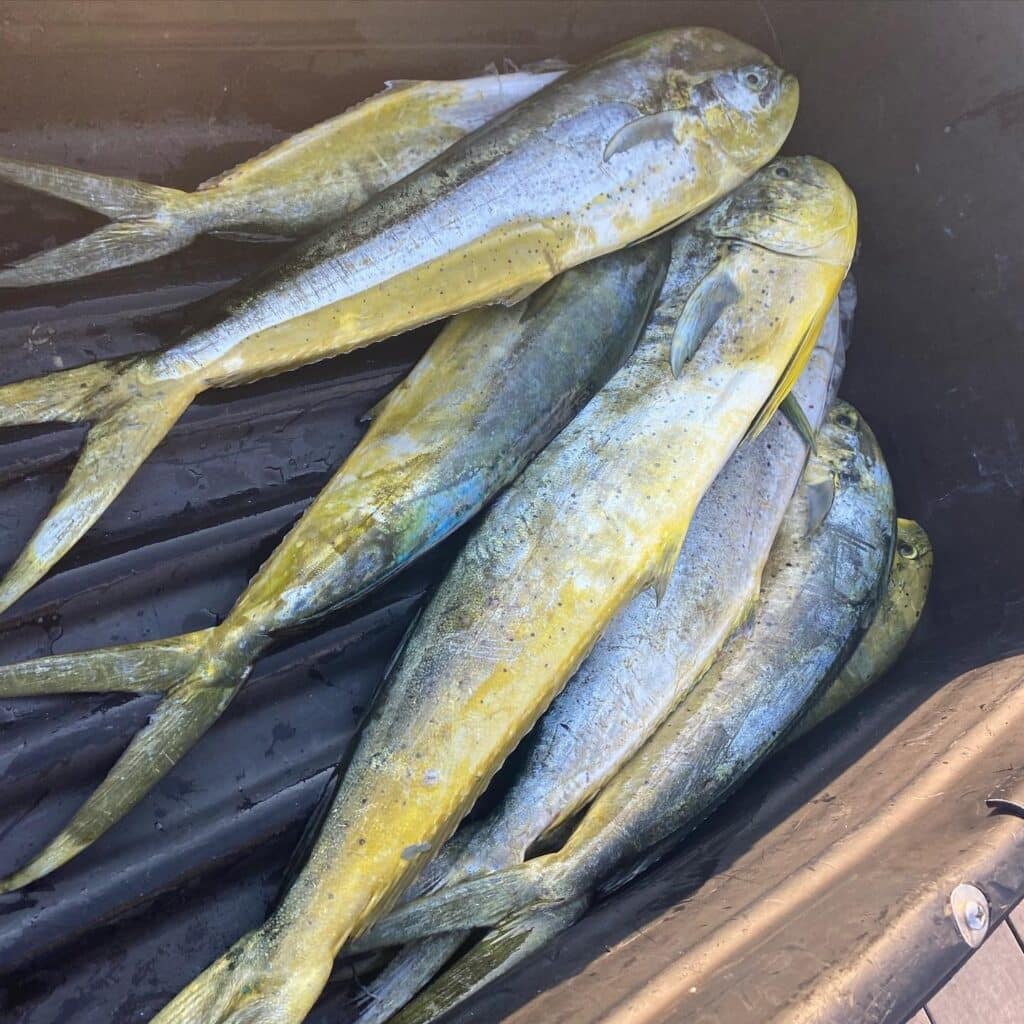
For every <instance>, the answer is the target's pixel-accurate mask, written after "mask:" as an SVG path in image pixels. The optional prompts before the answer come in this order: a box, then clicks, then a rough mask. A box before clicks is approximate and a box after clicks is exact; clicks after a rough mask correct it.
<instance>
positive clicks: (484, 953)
mask: <svg viewBox="0 0 1024 1024" xmlns="http://www.w3.org/2000/svg"><path fill="white" fill-rule="evenodd" d="M927 551H928V542H927V537H926V536H925V534H924V531H923V530H922V529H921V527H920V526H918V524H917V523H914V522H911V521H910V520H906V519H901V520H899V521H898V527H897V542H896V552H895V555H894V558H893V566H892V570H891V571H890V573H889V583H888V586H887V588H886V592H885V595H884V596H883V598H882V600H881V602H880V603H879V605H878V610H877V611H876V613H875V617H874V619H873V620H872V622H871V625H870V626H869V627H868V630H867V632H866V633H865V634H864V637H863V638H862V639H861V641H860V643H859V644H858V645H857V647H856V649H855V650H854V652H853V655H852V656H851V657H850V660H849V661H848V662H847V663H846V665H844V666H843V669H842V671H841V672H840V674H839V676H838V677H837V678H836V680H835V682H833V683H832V684H831V685H830V686H829V687H827V689H826V690H825V691H824V692H823V693H819V694H817V695H816V696H815V697H814V698H813V700H812V701H811V704H810V706H809V709H808V712H807V714H806V715H805V716H804V718H803V719H801V722H807V721H814V722H820V721H821V720H822V719H824V718H825V717H827V716H829V715H831V714H833V713H835V712H836V711H838V710H839V709H840V708H842V707H845V706H846V704H847V703H848V702H849V701H851V700H853V698H854V697H856V696H857V695H858V694H859V693H861V692H862V691H863V690H864V689H866V688H867V687H869V686H871V685H872V684H873V683H875V682H876V681H877V680H878V679H880V678H881V677H882V676H883V675H884V674H885V673H886V671H887V670H888V668H889V667H890V665H891V664H892V661H893V651H894V649H900V648H902V647H903V646H904V645H905V644H906V642H907V640H909V638H910V634H911V633H912V632H913V629H914V626H915V625H916V622H917V618H918V617H919V616H920V611H921V608H922V607H923V605H924V600H925V596H926V593H927V580H928V571H927V568H926V567H925V566H924V564H923V563H924V561H925V560H926V559H928V558H929V557H930V556H929V555H928V554H927ZM767 586H768V587H769V588H770V587H771V581H770V580H769V581H768V583H767ZM911 609H916V615H915V614H914V612H913V611H911ZM844 680H845V684H843V682H844ZM804 731H805V730H804V728H803V725H801V727H800V728H799V729H797V730H794V731H793V732H791V733H789V734H788V736H787V737H786V740H785V743H786V745H788V744H790V743H792V742H793V741H794V740H795V739H797V738H798V737H799V736H801V735H803V732H804ZM677 845H679V844H678V842H674V841H673V842H672V843H671V844H666V847H665V848H664V850H663V851H662V852H664V853H667V852H668V851H669V849H671V848H673V847H674V846H677ZM634 873H635V872H634ZM618 882H619V884H620V885H621V884H622V880H621V879H619V880H618ZM590 900H591V894H589V893H588V894H586V895H583V896H579V897H576V898H575V899H571V900H568V901H566V902H562V903H555V904H541V905H536V904H535V905H532V906H530V907H528V908H527V909H526V910H525V911H522V912H519V913H515V914H513V915H511V916H509V917H508V918H506V919H505V920H504V921H502V922H501V923H500V924H499V925H497V926H496V927H495V928H494V929H493V930H491V931H490V932H488V934H487V935H486V936H484V938H482V939H481V940H480V941H479V942H478V943H477V944H476V945H475V946H473V947H472V948H471V949H470V950H469V951H468V952H466V953H465V955H463V956H462V957H460V958H459V959H458V960H457V961H456V962H455V963H454V964H453V965H452V966H451V967H450V968H449V969H448V970H447V971H445V972H444V974H443V975H441V976H440V977H439V978H438V979H437V980H436V981H435V982H434V984H432V985H430V986H429V988H427V989H426V990H425V991H424V992H423V993H422V995H421V996H420V997H419V998H418V999H416V1001H415V1002H414V1003H412V1004H411V1005H410V1006H408V1007H407V1008H406V1010H405V1012H403V1013H401V1014H399V1015H398V1016H397V1017H395V1018H394V1024H429V1022H430V1021H434V1020H436V1019H437V1018H438V1017H440V1016H441V1015H442V1014H444V1013H447V1012H448V1011H449V1010H451V1009H452V1008H453V1007H455V1006H457V1005H458V1004H459V1003H461V1002H463V1001H464V1000H466V999H467V998H469V997H470V996H471V995H473V994H474V993H476V992H478V991H480V989H482V988H483V987H484V986H485V985H488V984H490V983H491V982H492V981H494V980H495V979H497V978H499V977H501V976H502V975H504V974H507V973H508V972H509V971H511V970H512V969H513V968H514V967H516V966H517V965H518V964H520V963H522V962H523V961H524V960H526V959H527V958H528V957H530V956H531V955H532V954H533V953H535V952H536V951H537V950H539V949H542V948H543V947H544V946H546V945H547V944H548V943H550V942H551V940H552V939H554V938H555V937H556V936H557V935H559V934H561V933H562V932H563V931H565V930H566V929H567V928H569V927H570V926H571V925H572V924H574V923H575V921H576V920H578V919H579V917H581V916H582V914H583V913H584V911H585V910H586V909H587V907H588V905H589V903H590ZM452 934H459V933H452ZM446 937H447V935H442V936H436V937H435V938H434V939H433V940H426V939H424V940H421V942H428V941H442V940H443V939H445V938H446ZM375 990H376V983H375V984H374V986H373V987H372V989H371V991H375ZM375 1019H379V1020H388V1019H391V1018H390V1017H389V1016H388V1015H381V1016H379V1017H377V1018H375ZM360 1021H361V1022H362V1021H363V1018H360Z"/></svg>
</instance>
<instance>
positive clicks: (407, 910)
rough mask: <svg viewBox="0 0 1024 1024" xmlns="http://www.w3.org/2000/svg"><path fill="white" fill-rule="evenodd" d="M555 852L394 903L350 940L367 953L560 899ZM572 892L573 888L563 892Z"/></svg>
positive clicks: (478, 925)
mask: <svg viewBox="0 0 1024 1024" xmlns="http://www.w3.org/2000/svg"><path fill="white" fill-rule="evenodd" d="M557 856H558V855H557V854H551V855H548V856H544V857H535V858H534V859H533V860H530V861H527V863H525V864H517V865H516V866H515V867H511V868H506V869H504V870H503V871H495V872H494V873H493V874H490V875H484V876H482V877H480V878H472V879H470V880H469V881H466V882H460V883H458V884H457V885H451V886H448V887H447V888H444V889H440V890H439V891H437V892H434V893H430V894H428V895H426V896H421V897H420V898H419V899H415V900H412V901H411V902H409V903H405V904H402V905H401V906H399V907H396V908H395V909H394V910H392V911H391V913H390V914H388V916H387V917H385V918H383V919H382V920H380V921H378V922H377V923H376V924H375V925H374V926H373V927H372V928H370V930H369V931H367V932H366V933H365V934H364V935H361V936H360V937H359V938H358V939H356V940H355V942H353V943H352V944H351V945H350V946H349V951H350V952H353V953H365V952H367V951H369V950H372V949H379V948H380V947H382V946H397V945H401V944H403V943H406V942H412V941H413V940H415V939H422V938H426V937H427V936H429V935H435V934H437V933H438V932H454V931H461V930H463V929H466V928H483V927H486V926H489V925H494V924H497V923H498V922H499V921H501V920H502V919H503V918H505V917H507V916H508V915H509V914H513V913H516V912H517V911H519V910H521V909H522V908H523V907H526V906H528V905H529V904H531V903H535V902H538V901H541V900H543V901H547V902H560V901H561V896H562V894H561V893H559V892H557V891H556V890H557V889H558V888H559V885H558V880H557V874H556V870H552V868H554V867H555V866H556V865H557V863H558V862H557ZM565 895H566V896H570V897H572V896H575V895H577V894H576V893H566V894H565Z"/></svg>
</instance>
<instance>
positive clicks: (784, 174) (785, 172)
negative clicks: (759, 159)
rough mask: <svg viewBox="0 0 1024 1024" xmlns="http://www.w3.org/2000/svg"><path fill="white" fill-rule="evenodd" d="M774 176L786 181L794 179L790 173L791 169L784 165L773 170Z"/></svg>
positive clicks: (776, 166)
mask: <svg viewBox="0 0 1024 1024" xmlns="http://www.w3.org/2000/svg"><path fill="white" fill-rule="evenodd" d="M772 174H774V175H775V177H776V178H783V179H784V180H788V179H789V178H791V177H792V175H791V174H790V173H789V168H788V167H786V166H785V165H784V164H776V165H775V167H773V168H772Z"/></svg>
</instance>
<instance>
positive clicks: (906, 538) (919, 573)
mask: <svg viewBox="0 0 1024 1024" xmlns="http://www.w3.org/2000/svg"><path fill="white" fill-rule="evenodd" d="M896 555H897V557H898V558H899V561H900V565H901V566H902V567H903V569H904V571H905V572H909V573H912V574H913V575H914V576H915V577H916V578H918V579H920V580H922V581H923V584H924V586H927V580H928V579H929V578H930V576H931V573H932V562H933V560H934V555H933V553H932V542H931V540H930V539H929V537H928V534H927V533H925V531H924V528H923V527H922V526H921V524H920V523H915V522H914V520H913V519H898V520H897V521H896Z"/></svg>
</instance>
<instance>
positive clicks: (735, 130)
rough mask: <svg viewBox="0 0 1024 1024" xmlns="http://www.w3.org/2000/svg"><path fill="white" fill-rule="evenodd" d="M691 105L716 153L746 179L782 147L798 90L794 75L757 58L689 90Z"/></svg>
mask: <svg viewBox="0 0 1024 1024" xmlns="http://www.w3.org/2000/svg"><path fill="white" fill-rule="evenodd" d="M754 52H755V53H756V52H757V51H754ZM691 102H692V107H693V109H694V111H695V113H696V114H697V116H698V117H699V118H700V120H701V121H702V122H703V124H704V126H705V128H706V129H707V132H708V134H709V136H710V137H711V139H712V140H713V142H714V144H715V145H716V146H717V148H718V149H719V150H720V151H721V152H722V153H723V154H724V155H725V156H726V158H727V159H728V160H729V161H730V163H732V164H733V165H735V166H736V167H738V168H739V169H740V170H741V171H742V172H743V173H744V174H752V173H753V172H754V171H756V170H757V169H758V168H759V167H763V166H764V165H765V163H767V162H768V161H769V160H770V159H771V158H772V157H773V156H775V154H776V153H777V152H778V151H779V149H780V148H781V146H782V143H783V142H785V141H786V136H787V135H788V134H789V130H790V128H792V127H793V121H794V120H795V119H796V111H797V107H798V105H799V103H800V86H799V84H798V82H797V80H796V76H795V75H791V74H790V73H789V72H788V71H784V70H783V69H782V68H780V67H778V66H777V65H776V64H773V63H772V61H771V60H769V59H768V58H767V57H765V56H764V55H763V54H760V55H758V59H754V60H750V59H748V60H745V61H744V62H743V63H741V64H739V65H738V66H735V67H726V68H722V69H721V70H717V71H715V72H713V73H711V74H710V75H709V76H708V77H707V78H706V79H705V80H704V81H703V82H701V83H700V84H699V85H697V86H696V87H695V88H694V89H693V90H692V101H691Z"/></svg>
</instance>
